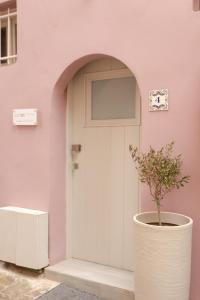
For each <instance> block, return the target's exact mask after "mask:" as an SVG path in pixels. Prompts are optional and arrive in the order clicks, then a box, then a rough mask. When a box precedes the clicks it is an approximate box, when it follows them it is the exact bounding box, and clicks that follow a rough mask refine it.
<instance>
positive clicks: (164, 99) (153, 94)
mask: <svg viewBox="0 0 200 300" xmlns="http://www.w3.org/2000/svg"><path fill="white" fill-rule="evenodd" d="M160 110H168V90H167V89H160V90H152V91H150V92H149V111H160Z"/></svg>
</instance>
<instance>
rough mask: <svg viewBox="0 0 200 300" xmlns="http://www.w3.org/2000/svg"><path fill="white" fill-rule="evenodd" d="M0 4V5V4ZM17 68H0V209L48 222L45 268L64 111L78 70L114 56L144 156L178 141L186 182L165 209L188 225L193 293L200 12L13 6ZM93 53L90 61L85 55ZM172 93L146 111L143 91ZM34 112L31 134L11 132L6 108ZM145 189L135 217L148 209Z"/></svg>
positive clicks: (198, 207) (177, 3)
mask: <svg viewBox="0 0 200 300" xmlns="http://www.w3.org/2000/svg"><path fill="white" fill-rule="evenodd" d="M1 2H3V1H2V0H0V3H1ZM17 4H18V54H19V57H18V61H17V63H16V64H14V65H11V66H4V67H2V68H0V91H1V96H0V101H1V110H0V137H1V155H0V166H1V168H0V179H1V180H0V205H18V206H21V207H28V208H33V209H44V210H47V211H48V212H49V214H50V259H51V262H56V261H58V260H60V259H63V258H64V256H65V221H66V220H65V142H66V141H65V106H66V100H65V99H64V97H63V91H64V89H65V87H66V86H67V82H68V80H69V79H70V78H71V77H72V75H73V74H74V72H75V71H76V70H78V68H79V67H80V66H81V65H83V64H84V63H86V62H87V61H90V60H91V59H94V58H95V57H98V55H97V54H104V55H111V56H113V57H115V58H117V59H119V60H121V61H122V62H124V63H125V64H126V65H127V66H128V67H129V68H130V69H131V70H132V71H133V73H134V74H135V76H136V78H137V80H138V83H139V87H140V91H141V96H142V130H141V135H142V136H141V141H142V148H143V149H146V148H147V147H148V146H149V144H151V145H153V146H161V145H163V144H165V143H167V142H169V141H171V140H174V141H176V150H177V151H178V152H181V153H183V157H184V170H185V172H186V173H188V174H190V175H191V177H192V179H191V182H190V184H188V185H187V186H186V187H185V188H184V189H182V191H179V192H176V191H175V192H173V193H172V194H171V195H170V196H169V197H168V198H167V199H166V201H165V204H164V206H163V209H165V210H172V211H176V212H181V213H184V214H187V215H189V216H191V217H192V218H193V219H194V239H193V264H192V286H191V287H192V288H191V299H190V300H199V292H198V291H199V285H200V259H199V253H200V201H199V195H200V184H199V180H200V168H199V165H200V158H199V153H200V99H199V95H200V84H199V82H200V59H199V53H200V38H199V37H200V13H199V12H193V11H192V1H191V0H167V1H160V0H151V1H149V0H117V1H116V0H109V1H107V0H101V1H99V0H76V1H73V0H68V1H66V0H59V1H57V2H56V1H49V0H43V1H41V0H18V1H17ZM92 54H96V55H94V56H93V55H92ZM160 87H161V88H168V89H169V101H170V103H169V105H170V106H169V111H168V112H160V113H150V112H148V91H149V90H150V89H154V88H160ZM26 107H27V108H38V109H39V118H40V120H39V125H38V126H37V127H30V128H27V127H24V128H22V127H20V128H19V127H14V126H13V125H12V109H15V108H26ZM148 198H149V196H148V193H147V192H146V190H144V191H143V193H142V208H143V209H149V208H151V207H152V204H151V202H150V201H149V200H148Z"/></svg>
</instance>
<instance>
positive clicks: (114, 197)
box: [68, 64, 139, 270]
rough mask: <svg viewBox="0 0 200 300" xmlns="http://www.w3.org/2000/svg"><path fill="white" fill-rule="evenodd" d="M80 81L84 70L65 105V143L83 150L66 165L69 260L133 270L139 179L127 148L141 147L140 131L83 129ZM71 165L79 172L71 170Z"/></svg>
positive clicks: (130, 128) (131, 128)
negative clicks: (67, 121) (68, 117)
mask: <svg viewBox="0 0 200 300" xmlns="http://www.w3.org/2000/svg"><path fill="white" fill-rule="evenodd" d="M116 65H117V64H116ZM98 66H99V65H98ZM90 67H91V66H90ZM93 69H94V68H93ZM85 70H86V71H87V68H86V69H85ZM94 71H95V70H94ZM84 75H85V72H84V70H83V69H82V70H81V72H80V73H79V74H77V75H76V77H75V78H74V79H73V82H72V83H71V86H70V90H71V92H70V94H71V96H70V97H69V99H68V110H69V111H70V113H71V119H72V121H71V130H70V132H71V133H70V134H69V136H68V143H69V145H72V144H81V147H82V148H81V152H79V153H73V155H72V157H71V162H70V161H68V168H70V169H71V171H70V172H71V183H72V193H71V194H72V199H71V200H70V203H71V204H70V206H68V207H70V218H71V222H70V224H71V225H70V231H71V233H70V236H71V238H70V240H69V238H68V243H70V244H71V252H72V253H71V255H72V257H74V258H77V259H83V260H87V261H93V262H96V263H100V264H105V265H110V266H114V267H118V268H124V269H129V270H133V268H134V262H133V250H134V232H133V222H132V217H133V214H134V213H137V211H138V177H137V173H136V171H135V169H134V166H133V163H132V161H131V157H130V153H129V144H134V145H137V146H138V145H139V126H120V124H119V125H118V126H99V127H98V126H89V127H87V126H86V122H85V121H86V99H85V94H86V92H85V80H84V78H85V77H84ZM137 101H139V99H138V100H137ZM70 147H71V146H70ZM70 147H68V149H69V148H70ZM68 157H69V156H68ZM73 163H76V164H78V169H73V167H72V166H73ZM68 215H69V213H68ZM68 232H69V230H68Z"/></svg>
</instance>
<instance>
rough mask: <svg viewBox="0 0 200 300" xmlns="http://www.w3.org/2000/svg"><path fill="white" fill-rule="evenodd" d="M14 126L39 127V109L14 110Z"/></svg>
mask: <svg viewBox="0 0 200 300" xmlns="http://www.w3.org/2000/svg"><path fill="white" fill-rule="evenodd" d="M13 125H37V109H36V108H23V109H13Z"/></svg>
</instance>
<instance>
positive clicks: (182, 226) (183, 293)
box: [134, 212, 193, 300]
mask: <svg viewBox="0 0 200 300" xmlns="http://www.w3.org/2000/svg"><path fill="white" fill-rule="evenodd" d="M161 219H162V222H166V223H174V224H178V226H154V225H148V224H146V223H149V222H156V221H157V214H156V212H146V213H141V214H137V215H135V216H134V224H135V237H136V239H135V261H136V262H135V264H136V266H135V300H189V291H190V269H191V243H192V223H193V221H192V219H191V218H189V217H187V216H184V215H180V214H176V213H168V212H163V213H161Z"/></svg>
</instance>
